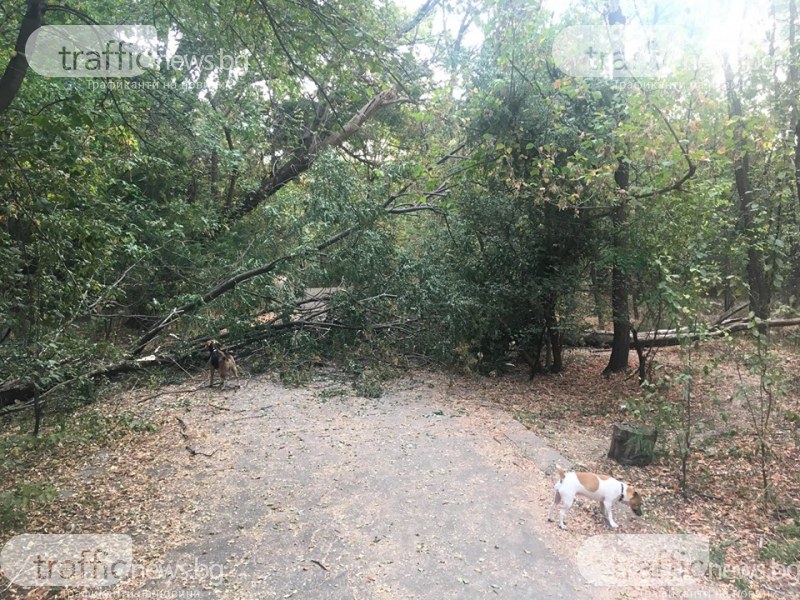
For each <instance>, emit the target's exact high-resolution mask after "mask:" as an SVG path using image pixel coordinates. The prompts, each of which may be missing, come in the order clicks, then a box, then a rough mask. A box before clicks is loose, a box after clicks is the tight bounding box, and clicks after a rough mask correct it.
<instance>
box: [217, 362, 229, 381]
mask: <svg viewBox="0 0 800 600" xmlns="http://www.w3.org/2000/svg"><path fill="white" fill-rule="evenodd" d="M219 376H220V379H222V383H221V384H220V387H221V388H224V387H225V378H226V377H227V376H228V359H226V358H223V359H222V360H220V361H219Z"/></svg>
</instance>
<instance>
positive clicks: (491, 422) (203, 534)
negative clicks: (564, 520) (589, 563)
mask: <svg viewBox="0 0 800 600" xmlns="http://www.w3.org/2000/svg"><path fill="white" fill-rule="evenodd" d="M448 390H449V388H448V386H447V382H446V380H445V379H444V378H438V377H435V376H431V377H429V378H427V380H426V381H419V380H416V381H412V380H404V381H400V382H396V383H395V384H393V385H392V387H391V389H390V390H388V391H387V393H385V394H384V396H383V397H381V398H379V399H364V398H358V397H354V396H352V394H351V393H350V392H349V389H348V388H346V387H343V386H341V385H340V384H339V385H338V386H337V384H335V383H332V382H330V381H328V382H320V383H317V384H314V385H311V386H309V387H307V388H304V389H287V388H285V387H283V386H280V385H276V384H274V383H271V382H269V381H266V380H261V381H259V380H251V381H249V382H248V383H247V384H246V385H244V386H243V387H242V388H240V389H238V390H235V391H233V390H230V391H226V392H219V391H217V390H214V391H208V392H200V393H199V394H197V395H195V396H196V398H195V400H193V403H192V404H193V406H192V407H191V409H190V410H186V411H185V412H184V414H183V415H182V416H181V419H182V421H183V422H184V423H185V426H186V430H185V431H186V432H187V433H188V434H189V440H188V442H187V443H188V445H189V446H190V447H191V448H192V449H193V450H195V451H197V452H199V454H196V455H194V456H191V457H189V458H188V459H187V457H186V456H184V461H182V462H179V461H175V462H174V464H173V466H172V467H171V468H170V469H171V472H168V473H165V472H162V473H161V474H160V476H161V479H162V480H164V481H165V484H164V485H169V486H170V488H171V497H172V498H173V499H174V502H176V503H177V504H178V505H179V506H177V509H178V512H179V514H180V516H179V517H177V519H178V520H179V522H177V523H174V524H173V525H174V527H175V528H176V529H181V530H182V532H183V533H182V535H181V542H180V543H179V544H177V545H174V546H173V547H170V548H169V549H168V550H167V552H166V555H164V556H163V560H164V564H165V565H166V567H167V568H170V566H172V567H175V566H176V565H179V566H180V567H178V568H183V569H185V570H184V572H182V573H181V576H179V577H177V578H174V579H173V578H165V579H160V580H150V581H148V582H147V583H145V584H144V585H143V587H142V589H141V590H140V591H142V592H152V593H154V594H153V595H154V596H155V597H161V596H158V595H156V594H155V592H160V593H164V592H177V591H179V590H183V593H187V594H189V595H187V596H186V597H192V598H223V599H231V600H233V599H236V600H251V599H252V600H255V599H272V598H299V599H302V600H314V599H320V600H331V599H373V598H375V599H380V598H386V599H393V600H395V599H396V600H400V599H415V600H421V599H431V600H444V599H449V598H483V597H486V598H511V599H543V598H565V599H570V598H587V597H592V598H626V597H634V595H635V596H636V597H639V598H641V597H643V595H642V594H641V593H637V594H634V595H631V596H628V595H627V591H625V590H622V589H613V590H603V589H599V588H596V587H593V586H590V585H588V584H586V583H584V582H583V580H582V578H581V576H580V575H579V573H578V570H577V568H576V566H575V563H574V556H575V550H576V546H577V545H578V544H579V542H580V541H581V540H582V539H583V538H584V537H585V536H581V535H580V533H579V532H574V531H570V532H561V531H560V530H558V529H557V528H556V527H555V526H554V525H553V524H552V523H547V521H546V518H545V512H546V509H547V507H548V504H549V501H550V496H551V490H552V483H551V477H550V476H549V475H546V474H545V473H544V472H543V471H544V470H545V469H546V468H547V467H548V466H550V465H552V464H554V463H555V462H558V461H560V462H562V464H568V461H567V460H566V459H564V458H563V457H559V455H558V454H556V453H555V452H554V451H552V450H550V449H548V448H547V447H546V446H545V445H544V444H543V443H542V442H541V440H540V439H539V438H537V437H536V436H535V435H534V434H532V433H531V432H529V431H528V430H527V429H525V428H524V427H523V426H522V425H521V424H520V423H518V422H517V421H514V420H513V419H512V417H511V415H510V414H509V413H507V412H506V411H503V410H501V409H499V408H497V407H493V406H489V405H481V404H480V402H473V401H470V402H465V401H461V400H458V399H455V398H453V397H451V395H450V393H449V391H448ZM183 454H187V453H186V452H183ZM206 455H210V456H206ZM171 508H172V509H175V508H176V506H175V505H173V506H172V507H171ZM574 510H575V509H574ZM618 513H619V516H618V520H619V521H620V524H621V525H622V527H623V530H624V528H625V524H626V522H628V520H629V519H634V518H635V517H633V516H632V515H631V514H630V512H629V511H627V510H625V509H620V510H619V511H618ZM143 535H146V534H143ZM137 542H147V544H149V545H152V544H153V542H154V540H152V539H149V540H147V539H142V538H141V537H140V538H139V539H138V540H137ZM147 544H145V545H147ZM145 597H146V596H145ZM163 597H169V596H166V595H165V596H163ZM176 597H177V596H176ZM644 597H648V598H655V597H662V596H661V595H659V594H655V592H653V591H652V590H651V591H650V594H649V595H646V596H644ZM663 597H667V596H666V595H665V596H663ZM672 597H681V596H672ZM702 597H704V598H714V597H721V596H717V595H716V594H710V593H707V594H705V595H703V596H702Z"/></svg>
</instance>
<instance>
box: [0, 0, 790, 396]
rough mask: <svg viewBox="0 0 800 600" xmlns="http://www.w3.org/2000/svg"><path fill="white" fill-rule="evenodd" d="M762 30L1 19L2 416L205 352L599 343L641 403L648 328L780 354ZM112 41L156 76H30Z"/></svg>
mask: <svg viewBox="0 0 800 600" xmlns="http://www.w3.org/2000/svg"><path fill="white" fill-rule="evenodd" d="M762 4H763V5H762ZM762 4H758V3H749V4H748V5H747V6H744V7H739V8H738V10H740V11H742V12H741V14H736V15H733V16H734V18H735V19H736V20H735V21H730V22H720V21H717V22H716V29H711V28H709V26H708V23H709V22H710V21H709V20H708V17H709V16H710V15H712V14H713V12H714V10H715V9H714V6H713V3H711V4H708V5H704V7H703V8H700V7H695V6H693V5H692V4H691V3H681V2H669V3H664V2H651V3H646V5H643V6H627V5H625V3H619V2H592V1H586V2H574V3H572V5H571V6H570V7H569V9H565V8H564V7H563V6H562V7H561V8H558V6H557V3H556V4H553V6H550V5H549V4H546V3H545V4H542V3H537V2H515V1H512V2H503V1H501V2H472V1H470V2H465V3H447V2H437V1H434V0H431V1H428V2H425V3H424V4H422V5H420V6H415V7H407V6H403V5H400V4H395V3H393V2H373V1H371V0H364V1H352V2H342V3H336V2H320V3H317V2H304V1H298V2H295V1H287V2H270V3H267V2H256V3H253V4H251V5H247V6H244V5H242V4H241V3H236V2H233V3H225V2H215V3H212V4H209V5H207V6H204V7H203V8H197V7H195V6H194V5H191V6H190V5H188V4H186V3H181V2H134V3H132V4H131V3H125V4H120V3H117V2H113V1H111V2H91V3H83V4H80V5H70V6H67V5H58V4H46V3H44V2H39V1H33V0H31V1H29V2H27V3H25V2H18V3H16V4H14V3H6V4H5V5H4V7H3V15H2V23H1V24H0V36H2V39H3V40H4V41H5V43H4V45H3V46H4V48H6V50H4V51H3V55H2V59H3V61H4V62H3V65H2V66H3V68H4V71H3V76H2V80H0V111H1V112H0V123H1V128H0V135H1V136H2V146H1V147H0V161H2V170H0V177H1V178H2V182H1V184H0V190H2V196H3V202H2V208H1V209H0V210H2V213H0V222H1V223H2V227H0V232H2V233H1V235H2V243H1V244H0V252H2V260H0V270H1V271H0V278H1V279H2V282H3V285H2V295H0V315H2V323H0V328H1V329H0V340H2V341H1V342H0V354H1V355H2V362H3V364H4V367H5V368H4V370H3V371H4V372H3V377H2V378H3V382H2V384H1V385H0V399H2V404H4V405H10V404H12V403H14V402H19V401H24V402H27V403H28V404H31V403H32V402H33V401H34V399H36V403H37V404H38V398H39V397H42V400H43V401H44V400H46V395H47V394H48V392H49V391H50V390H53V389H54V387H55V386H63V387H60V388H59V389H62V390H63V388H69V387H75V386H77V387H78V388H82V389H83V390H84V391H83V392H81V393H87V391H86V390H87V389H90V388H91V386H92V385H93V384H94V383H96V382H97V381H98V380H99V379H100V378H102V377H104V376H110V375H113V374H115V373H118V372H121V371H126V370H130V369H135V368H139V367H143V366H145V365H147V364H160V363H167V362H174V361H177V362H187V361H188V362H189V363H191V361H193V360H196V356H197V347H198V343H199V341H200V340H203V339H207V338H208V337H209V336H210V335H211V334H212V333H214V334H215V335H217V336H222V337H224V338H225V342H226V344H227V346H228V347H231V348H235V349H236V350H237V352H239V353H241V354H243V355H248V356H252V357H253V360H254V361H255V362H259V361H261V362H265V363H266V362H269V361H273V360H289V361H291V360H303V357H305V358H308V357H313V356H317V355H320V354H325V355H329V356H335V355H340V354H341V353H342V352H349V351H356V352H358V348H359V347H362V346H363V345H366V346H369V347H370V348H371V349H370V350H369V352H374V351H375V347H380V348H381V351H387V352H389V353H391V354H392V355H393V356H395V357H399V358H405V359H413V358H415V357H416V358H418V359H420V360H428V359H434V360H444V361H455V362H457V363H462V364H468V365H471V366H472V367H474V368H477V369H479V370H480V371H482V372H492V371H496V370H498V369H502V368H503V365H505V364H506V363H507V362H509V360H513V361H522V362H523V363H527V365H528V367H529V369H530V372H531V376H533V375H534V374H535V373H536V372H539V371H551V372H559V371H561V370H562V369H563V359H562V348H563V347H564V345H565V344H568V345H576V344H581V343H586V341H587V340H586V338H585V337H584V336H585V334H586V333H587V330H589V329H591V327H590V326H589V325H590V324H594V326H595V328H596V329H600V330H604V329H606V328H608V329H613V336H611V337H610V339H607V338H603V336H600V337H599V338H598V337H597V336H595V337H594V338H591V339H589V340H588V341H590V342H592V341H594V342H595V343H611V344H612V346H613V349H612V354H611V356H610V360H609V363H608V367H607V372H615V371H621V370H624V369H627V368H628V352H629V349H630V348H631V347H633V348H636V349H637V350H638V351H639V354H640V356H641V357H642V359H643V360H642V363H643V367H642V373H641V377H642V379H643V380H644V379H645V378H646V376H647V373H646V367H644V362H645V352H644V351H645V350H646V348H647V347H648V346H652V345H654V344H656V343H658V342H656V341H654V340H653V339H651V338H653V337H658V335H657V334H655V333H650V334H648V335H649V337H648V336H644V337H643V338H642V339H641V340H640V339H638V338H639V336H637V335H636V334H637V332H638V331H642V332H644V331H662V332H663V331H669V332H671V335H672V338H670V339H669V340H664V341H663V342H664V343H680V340H681V339H691V337H692V336H698V335H700V336H703V335H708V334H710V333H713V332H714V331H716V332H717V333H721V332H720V331H719V329H720V324H721V323H722V321H717V322H714V319H713V318H711V316H712V315H717V314H720V313H722V312H723V311H726V310H728V309H733V310H738V312H736V313H733V312H732V313H730V314H729V315H728V316H730V317H738V318H739V319H740V320H741V319H744V320H745V321H746V322H748V323H749V324H751V325H755V327H756V331H758V332H760V333H761V334H762V335H765V336H766V334H767V331H768V327H767V321H768V320H770V319H771V318H774V317H775V316H780V315H783V314H784V313H786V314H788V315H789V316H791V315H792V314H793V313H792V309H793V307H794V306H795V305H796V302H797V297H798V292H800V269H798V266H799V265H798V263H799V262H800V229H799V228H798V227H799V225H798V198H799V197H800V177H798V173H800V171H799V170H798V169H800V141H798V132H800V129H798V107H797V103H798V86H799V85H800V83H798V53H799V52H800V46H799V45H798V41H797V31H796V29H797V6H796V3H795V2H794V1H793V0H791V1H785V2H784V1H777V0H776V1H774V2H770V3H762ZM720 6H722V5H721V4H720ZM554 10H555V12H553V11H554ZM98 23H125V24H131V23H136V24H143V25H148V26H150V27H152V28H153V30H154V31H155V32H157V34H158V43H157V44H155V45H154V46H153V47H154V48H155V50H154V51H153V54H154V55H153V56H151V58H152V59H153V60H152V62H151V66H150V67H149V68H147V69H146V70H145V71H144V72H143V73H142V74H141V75H138V76H136V77H129V78H125V77H116V78H114V77H107V78H100V77H53V76H42V75H41V74H39V73H37V72H36V70H35V68H34V67H35V65H34V67H32V68H28V66H27V62H26V59H25V43H26V41H28V37H29V36H30V34H31V32H32V31H34V30H35V29H36V28H37V27H39V26H41V25H45V24H46V25H92V24H98ZM731 23H738V25H739V28H738V29H736V30H728V31H726V30H725V27H726V26H727V27H730V26H731V25H730V24H731ZM742 23H749V24H750V25H751V26H750V27H748V28H741V24H742ZM12 48H13V49H12ZM626 56H627V57H630V58H628V59H627V60H626ZM309 288H311V289H319V288H322V289H323V290H325V291H326V293H325V294H324V297H323V298H322V300H320V299H317V301H315V302H311V301H310V299H309V297H308V294H307V293H306V290H307V289H309ZM742 302H744V303H745V304H742ZM320 307H324V310H320ZM309 309H310V310H309ZM314 309H316V310H314ZM784 316H785V315H784ZM219 332H222V333H219ZM676 332H677V334H676ZM632 333H633V334H634V335H633V336H632ZM609 335H610V334H609ZM665 335H666V334H665ZM590 337H591V336H590ZM145 356H149V357H150V359H151V360H150V362H147V361H145V360H142V357H145ZM137 360H138V362H137ZM87 386H88V388H87Z"/></svg>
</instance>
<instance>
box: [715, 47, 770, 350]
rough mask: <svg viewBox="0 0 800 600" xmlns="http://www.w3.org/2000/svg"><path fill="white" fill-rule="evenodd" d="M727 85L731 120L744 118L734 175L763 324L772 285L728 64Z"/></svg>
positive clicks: (752, 290)
mask: <svg viewBox="0 0 800 600" xmlns="http://www.w3.org/2000/svg"><path fill="white" fill-rule="evenodd" d="M725 84H726V87H727V91H728V112H729V114H730V116H731V117H737V118H739V119H740V121H739V123H738V124H737V125H736V128H735V129H734V134H733V142H734V144H735V153H736V154H735V155H734V159H733V170H734V171H733V175H734V181H735V183H736V193H737V195H738V196H739V226H740V228H741V231H742V235H743V236H744V238H745V243H746V244H747V284H748V287H749V292H748V294H749V300H750V310H751V312H752V313H753V314H754V315H755V316H756V318H757V319H760V320H761V321H766V320H767V319H769V305H770V295H771V294H770V292H771V290H770V284H769V280H768V279H767V274H766V269H765V267H764V255H763V252H762V251H761V250H760V249H759V248H758V245H757V243H756V240H757V239H758V235H759V234H758V231H757V225H756V218H755V217H756V215H755V214H754V213H755V210H757V209H756V208H755V207H754V202H753V200H754V198H753V196H754V194H753V188H752V186H751V183H750V153H749V152H748V151H747V149H746V147H747V140H746V139H745V132H744V124H743V123H742V122H741V119H742V117H743V111H742V102H741V99H740V98H739V95H738V93H737V92H736V87H735V85H734V79H733V70H732V69H731V66H730V64H729V63H728V62H727V61H726V62H725ZM758 329H759V331H760V332H761V333H763V334H766V333H767V327H766V326H765V325H763V324H760V325H759V326H758Z"/></svg>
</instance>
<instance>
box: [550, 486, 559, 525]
mask: <svg viewBox="0 0 800 600" xmlns="http://www.w3.org/2000/svg"><path fill="white" fill-rule="evenodd" d="M559 504H561V494H559V493H558V490H556V495H555V497H554V498H553V504H552V505H551V506H550V512H548V513H547V520H548V521H552V520H553V512H554V511H555V510H556V508H557V507H558V505H559Z"/></svg>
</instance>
